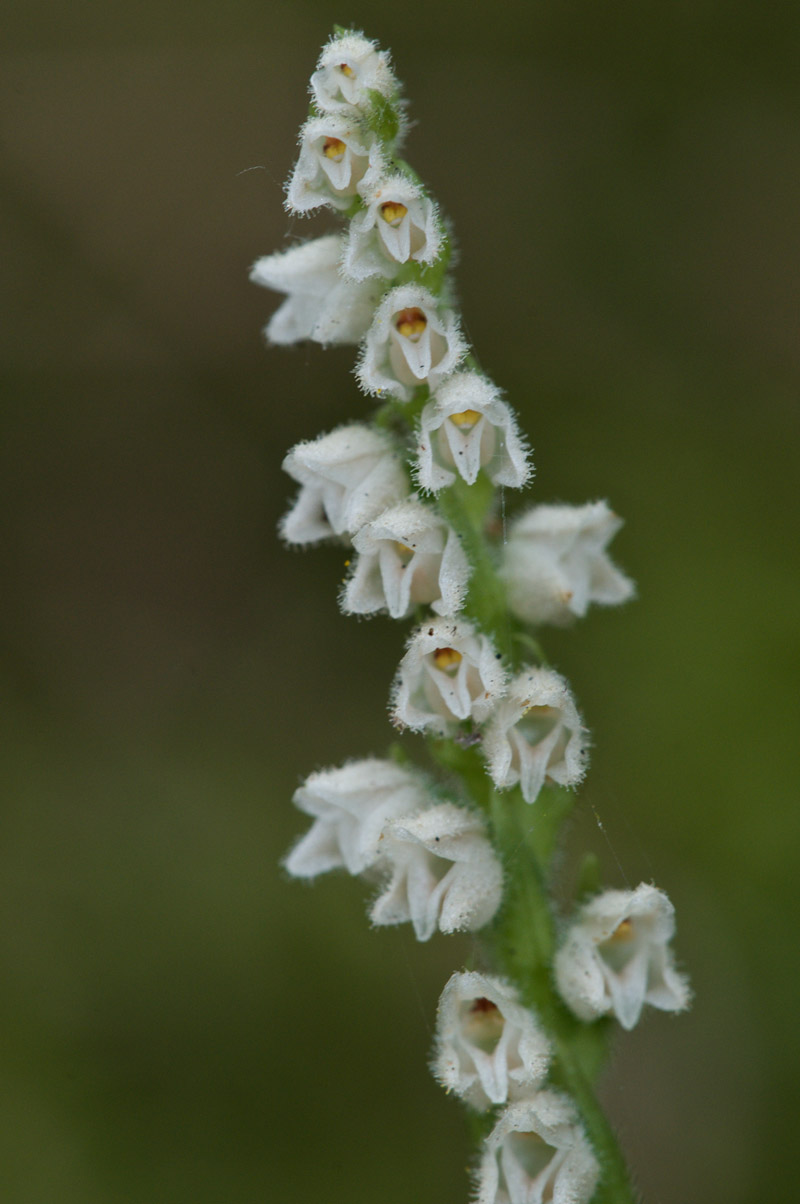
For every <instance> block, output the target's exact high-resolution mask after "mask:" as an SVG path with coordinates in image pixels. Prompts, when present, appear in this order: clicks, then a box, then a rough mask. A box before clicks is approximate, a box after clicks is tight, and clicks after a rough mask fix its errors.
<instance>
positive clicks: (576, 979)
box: [555, 882, 691, 1029]
mask: <svg viewBox="0 0 800 1204" xmlns="http://www.w3.org/2000/svg"><path fill="white" fill-rule="evenodd" d="M674 933H675V909H674V908H673V906H672V904H671V903H670V901H669V899H668V898H667V896H666V895H665V894H664V892H663V891H660V890H657V889H656V887H654V886H648V884H647V883H645V882H643V883H641V884H640V885H639V886H637V887H636V889H635V890H608V891H605V892H604V893H603V894H600V895H597V896H596V897H595V898H594V899H592V900H590V902H589V903H587V904H586V906H585V907H583V908H582V909H581V911H580V913H579V915H578V918H577V920H576V921H575V923H574V924H572V925H571V927H570V928H569V930H568V932H567V936H566V939H565V941H564V943H563V945H562V946H561V948H560V949H559V951H558V954H557V955H556V961H555V972H556V982H557V984H558V989H559V991H560V992H561V995H562V997H563V998H564V1000H565V1001H566V1003H567V1004H568V1005H569V1007H570V1008H571V1009H572V1011H573V1012H574V1013H575V1014H576V1016H579V1017H580V1019H581V1020H595V1019H596V1018H597V1017H598V1016H606V1015H613V1016H616V1018H617V1020H619V1022H620V1024H621V1025H622V1027H623V1028H626V1029H631V1028H633V1027H634V1025H635V1024H636V1023H637V1021H638V1019H639V1016H640V1015H641V1012H642V1008H643V1007H644V1005H645V1004H646V1003H649V1004H650V1005H651V1006H652V1007H655V1008H660V1010H661V1011H663V1012H681V1011H683V1010H684V1009H685V1008H687V1007H688V1006H689V1002H690V999H691V991H690V988H689V983H688V981H687V979H686V978H685V977H684V975H682V974H680V973H679V972H678V970H676V969H675V962H674V958H673V954H672V950H671V948H670V945H669V942H670V941H671V940H672V937H673V935H674Z"/></svg>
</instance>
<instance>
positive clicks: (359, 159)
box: [286, 113, 381, 213]
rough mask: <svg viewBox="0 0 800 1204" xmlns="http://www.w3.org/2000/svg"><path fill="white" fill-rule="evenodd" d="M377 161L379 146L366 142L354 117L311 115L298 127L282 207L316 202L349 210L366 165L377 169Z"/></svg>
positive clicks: (298, 208) (304, 207) (302, 209)
mask: <svg viewBox="0 0 800 1204" xmlns="http://www.w3.org/2000/svg"><path fill="white" fill-rule="evenodd" d="M380 162H381V152H380V146H379V145H378V143H376V142H370V140H369V139H368V136H367V134H366V133H365V131H364V130H363V128H362V126H361V124H360V122H359V121H358V120H356V119H355V118H354V117H352V118H351V117H348V116H346V115H345V114H337V113H331V114H326V115H325V116H324V117H312V118H310V119H309V120H308V121H307V122H306V123H305V125H304V126H302V127H301V129H300V155H299V157H298V160H297V163H296V165H295V169H294V171H293V172H292V176H291V179H290V180H289V183H288V185H287V188H286V208H287V209H289V210H290V212H293V213H306V212H307V211H308V210H309V209H317V208H319V206H320V205H332V206H333V207H334V208H335V209H349V208H350V205H351V204H352V202H353V198H354V197H355V195H356V191H357V189H358V185H359V183H360V182H361V180H362V178H363V176H364V174H365V172H366V171H367V169H368V168H369V167H370V166H371V167H372V168H373V169H374V170H377V169H378V165H379V164H380Z"/></svg>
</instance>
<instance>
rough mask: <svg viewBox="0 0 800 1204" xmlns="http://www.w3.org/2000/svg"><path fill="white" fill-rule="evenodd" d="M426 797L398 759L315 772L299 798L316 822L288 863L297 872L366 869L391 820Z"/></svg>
mask: <svg viewBox="0 0 800 1204" xmlns="http://www.w3.org/2000/svg"><path fill="white" fill-rule="evenodd" d="M427 801H428V798H427V795H426V792H425V788H424V785H423V783H422V781H421V779H420V778H418V777H417V776H416V774H413V773H409V772H408V771H407V770H405V769H401V768H400V766H399V765H395V764H394V762H393V761H379V760H377V759H375V758H369V759H367V760H364V761H351V762H350V763H349V764H347V765H342V766H341V767H340V768H338V769H322V770H320V771H319V772H317V773H312V774H311V776H310V777H308V778H307V779H306V781H305V782H304V783H303V785H302V786H301V787H300V788H299V790H297V791H295V795H294V802H295V804H296V806H298V807H299V808H300V810H301V811H305V812H306V814H307V815H312V816H314V823H313V824H312V825H311V828H310V829H309V830H308V832H307V833H306V835H305V836H303V837H302V839H301V840H300V841H298V843H297V844H296V845H295V846H294V848H293V849H292V851H291V852H290V853H289V855H288V857H287V858H286V861H285V865H286V868H287V870H288V871H289V873H290V874H292V875H293V876H294V877H295V878H314V877H316V875H317V874H322V873H324V872H325V871H326V870H332V869H340V868H344V869H346V870H348V871H349V872H350V873H351V874H361V873H363V872H364V870H366V869H369V868H370V867H371V866H373V865H375V863H376V862H377V860H378V858H379V854H380V838H381V832H382V830H383V828H384V826H385V825H386V823H387V821H388V820H390V819H395V818H397V817H398V816H401V815H407V814H408V813H409V812H413V811H418V810H419V809H420V807H423V806H425V804H426V803H427Z"/></svg>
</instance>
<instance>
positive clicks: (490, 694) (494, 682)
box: [392, 619, 506, 735]
mask: <svg viewBox="0 0 800 1204" xmlns="http://www.w3.org/2000/svg"><path fill="white" fill-rule="evenodd" d="M505 684H506V671H505V669H504V668H503V665H502V663H501V660H500V654H499V653H498V652H496V651H495V648H494V645H493V644H492V642H491V640H490V639H489V638H488V636H485V635H482V634H481V633H480V632H477V631H476V630H475V628H474V627H473V626H472V625H471V624H470V623H465V622H453V621H451V620H446V619H435V620H434V621H433V622H431V623H426V624H425V625H424V626H423V627H420V628H419V629H418V630H417V631H415V632H414V634H413V635H412V637H411V639H410V640H409V642H408V648H407V650H406V653H405V656H404V657H403V659H402V660H401V662H400V667H399V669H398V671H397V678H396V679H395V684H394V687H393V691H392V719H393V722H394V723H395V724H396V725H397V726H398V727H410V728H411V729H412V731H416V732H420V731H422V730H423V729H424V728H431V729H432V730H433V731H436V732H439V733H440V734H441V735H445V734H446V733H447V732H448V731H449V730H450V729H451V728H452V727H453V725H454V724H456V723H461V722H463V721H464V720H466V719H474V720H475V722H477V723H480V722H481V721H482V720H483V719H485V718H486V716H487V715H488V713H489V711H490V710H491V708H492V706H493V705H494V703H495V702H496V701H497V699H498V698H499V697H500V696H501V695H502V693H503V691H504V689H505Z"/></svg>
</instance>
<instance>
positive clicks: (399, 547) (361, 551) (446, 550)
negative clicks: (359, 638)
mask: <svg viewBox="0 0 800 1204" xmlns="http://www.w3.org/2000/svg"><path fill="white" fill-rule="evenodd" d="M353 546H354V547H355V550H356V552H357V553H358V557H357V559H356V561H355V564H354V565H353V572H352V576H351V577H350V579H349V581H348V582H347V584H346V585H345V588H344V592H343V594H342V609H343V610H344V612H345V613H346V614H359V615H364V614H372V613H373V612H374V611H378V610H388V612H389V614H390V615H391V616H392V618H393V619H404V618H405V617H406V616H407V615H409V614H410V613H411V611H412V610H413V609H414V607H415V606H416V605H419V604H421V603H429V604H430V605H431V606H432V607H433V609H434V610H435V611H436V612H437V613H438V614H441V615H452V614H455V613H456V612H457V611H458V610H460V609H461V606H462V603H463V601H464V595H465V593H466V590H467V581H468V580H469V574H470V567H469V563H468V561H467V558H466V556H465V554H464V550H463V548H462V547H461V544H460V543H459V540H458V538H457V536H456V534H455V532H454V531H453V530H452V529H451V528H450V527H449V526H448V525H447V523H446V522H445V521H444V519H442V518H440V517H439V515H438V514H437V513H436V511H435V510H432V509H431V508H430V507H429V506H426V505H424V503H422V502H420V501H419V500H418V499H417V498H415V497H410V498H407V499H406V501H404V502H400V503H399V505H397V506H392V507H390V508H389V509H388V510H385V511H384V512H383V514H380V515H379V516H378V517H377V518H376V519H374V520H373V521H372V522H371V523H367V525H366V526H364V527H362V528H361V530H360V531H358V532H357V533H356V534H355V535H354V536H353Z"/></svg>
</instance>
